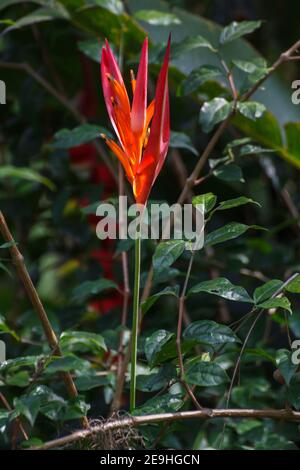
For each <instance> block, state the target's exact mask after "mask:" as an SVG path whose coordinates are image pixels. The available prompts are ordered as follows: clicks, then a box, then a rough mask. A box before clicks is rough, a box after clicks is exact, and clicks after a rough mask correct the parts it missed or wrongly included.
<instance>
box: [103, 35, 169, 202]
mask: <svg viewBox="0 0 300 470" xmlns="http://www.w3.org/2000/svg"><path fill="white" fill-rule="evenodd" d="M169 54H170V39H169V41H168V46H167V50H166V54H165V59H164V63H163V66H162V69H161V71H160V74H159V77H158V82H157V87H156V93H155V99H154V100H153V101H152V102H151V103H150V105H149V106H147V73H148V70H147V69H148V40H147V38H146V39H145V41H144V44H143V47H142V52H141V59H140V64H139V69H138V74H137V78H136V79H135V77H134V74H133V72H132V71H131V86H132V92H133V100H132V104H131V105H130V101H129V98H128V94H127V90H126V87H125V85H124V81H123V78H122V75H121V73H120V70H119V67H118V64H117V62H116V59H115V57H114V55H113V53H112V51H111V49H110V46H109V44H108V42H107V41H106V43H105V46H104V47H103V50H102V59H101V78H102V88H103V94H104V99H105V103H106V107H107V111H108V114H109V117H110V120H111V123H112V125H113V127H114V129H115V132H116V134H117V137H118V140H119V143H120V145H118V144H117V143H116V142H114V141H113V140H111V139H108V138H106V136H103V137H104V138H105V141H106V143H107V145H108V147H109V148H110V149H111V150H112V152H113V153H114V154H115V155H116V156H117V158H118V159H119V161H120V163H121V164H122V165H123V167H124V170H125V173H126V176H127V178H128V180H129V181H130V183H131V185H132V188H133V193H134V196H135V198H136V201H137V202H138V203H141V204H145V203H146V201H147V199H148V197H149V193H150V190H151V188H152V186H153V184H154V181H155V179H156V177H157V176H158V174H159V172H160V170H161V168H162V165H163V163H164V160H165V158H166V155H167V151H168V146H169V140H170V112H169V91H168V63H169ZM150 124H151V127H150Z"/></svg>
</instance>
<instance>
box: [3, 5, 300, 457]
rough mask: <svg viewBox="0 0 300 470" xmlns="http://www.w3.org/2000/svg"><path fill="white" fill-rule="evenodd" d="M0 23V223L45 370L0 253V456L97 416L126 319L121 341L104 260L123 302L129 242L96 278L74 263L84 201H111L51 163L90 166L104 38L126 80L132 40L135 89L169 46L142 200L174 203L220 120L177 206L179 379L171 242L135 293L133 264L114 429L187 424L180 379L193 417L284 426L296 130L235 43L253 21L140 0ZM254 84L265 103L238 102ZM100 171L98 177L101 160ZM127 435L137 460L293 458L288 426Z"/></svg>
mask: <svg viewBox="0 0 300 470" xmlns="http://www.w3.org/2000/svg"><path fill="white" fill-rule="evenodd" d="M0 12H1V18H2V19H1V22H0V26H1V30H2V34H1V36H0V57H1V58H0V68H1V79H3V80H4V81H5V83H6V84H7V104H6V105H4V106H2V105H1V109H0V112H1V123H2V125H1V133H0V137H1V144H0V145H1V148H0V159H1V161H0V203H1V210H2V211H3V213H4V214H5V216H6V218H7V220H8V223H9V225H10V227H11V228H12V229H13V232H14V237H15V240H16V242H17V243H18V247H19V248H20V250H21V252H22V254H23V255H24V257H25V260H26V264H27V267H28V270H29V272H30V275H31V277H32V279H33V282H34V283H35V285H36V286H37V290H38V293H39V296H40V298H41V300H42V302H43V304H44V306H45V309H46V311H47V314H48V316H49V319H50V321H51V324H52V326H53V328H54V330H55V332H56V333H57V335H58V337H59V343H60V347H61V350H62V354H63V355H62V357H58V356H57V355H56V354H55V352H54V353H53V352H52V351H51V350H50V348H49V346H48V344H47V341H46V339H45V336H44V333H43V330H42V327H41V325H40V323H39V321H38V318H37V316H36V314H35V312H34V311H33V309H32V306H31V304H30V302H29V301H28V298H27V297H26V295H25V294H24V291H23V289H22V286H21V284H20V280H19V279H18V277H17V276H16V273H15V270H14V267H13V265H12V264H11V261H10V258H9V246H8V245H7V244H6V243H4V242H3V244H2V245H1V246H0V270H1V271H0V275H1V284H0V314H1V316H0V334H1V339H3V340H4V341H5V343H6V346H7V361H5V362H4V363H1V364H0V392H1V394H2V395H3V396H4V397H6V400H7V402H8V403H9V404H10V409H7V406H5V403H4V402H3V401H2V402H1V403H0V428H1V437H0V441H1V447H2V448H9V447H11V445H12V435H16V433H15V432H13V429H14V426H15V425H16V423H17V424H18V423H19V424H20V423H22V425H23V426H24V428H25V430H26V433H27V434H28V437H29V439H28V440H25V439H24V436H22V434H21V433H19V435H18V436H17V445H19V446H25V447H28V446H30V445H33V444H35V445H39V444H43V442H45V441H47V440H50V439H52V438H54V437H56V436H57V435H58V434H59V435H60V434H65V433H66V432H70V429H71V430H72V429H76V428H77V427H78V422H79V421H78V420H79V419H80V418H82V417H83V416H86V415H87V416H88V417H89V418H90V419H97V418H99V417H106V416H108V414H109V411H110V408H111V406H112V403H113V399H114V397H115V395H116V390H117V388H118V386H119V385H118V361H119V359H120V338H121V340H122V343H123V347H124V351H123V352H124V353H125V355H126V350H127V348H128V346H129V342H130V326H131V303H130V299H129V307H128V319H127V323H126V324H122V323H121V318H122V302H121V303H119V304H118V303H117V302H116V303H113V302H112V303H111V304H110V305H111V306H110V307H109V308H108V309H105V307H104V305H105V301H108V302H109V301H111V300H112V299H116V298H118V296H119V298H121V300H122V298H123V297H122V292H123V288H124V286H123V283H124V276H123V272H122V263H121V262H120V253H121V252H123V253H124V252H125V253H127V256H128V261H129V275H130V287H132V279H133V264H134V263H133V258H134V253H133V245H132V243H130V242H127V243H125V242H124V241H119V242H117V243H116V245H114V246H113V256H112V257H111V260H110V265H109V270H111V273H112V275H111V276H110V275H109V276H108V275H107V274H106V271H107V268H105V266H104V265H103V264H102V265H101V263H99V262H98V261H97V257H95V256H93V253H95V251H96V252H97V250H99V249H101V250H102V251H104V252H105V250H106V246H105V245H103V247H102V243H103V242H101V241H99V240H98V239H97V238H96V235H95V227H94V225H93V222H91V219H92V218H93V215H94V214H95V208H96V207H97V205H98V203H99V201H100V200H103V199H107V198H108V197H110V198H112V199H113V196H116V195H117V186H115V188H114V189H113V191H112V192H111V193H110V194H109V195H107V193H106V190H105V184H104V183H105V182H104V181H103V182H101V181H100V183H99V182H97V183H96V184H95V183H94V182H93V181H91V179H90V178H89V176H88V170H86V168H85V166H84V164H83V165H81V166H80V165H76V164H72V162H71V160H70V149H74V147H78V146H84V145H89V144H91V143H93V142H96V145H98V146H100V154H101V149H102V147H101V145H102V144H101V143H100V140H99V137H100V133H105V134H108V135H110V134H112V131H111V130H110V128H109V124H108V120H107V117H106V111H105V107H104V103H103V98H102V95H101V91H100V76H99V63H100V56H101V47H102V44H103V40H104V38H105V37H107V38H108V39H109V41H110V43H111V44H112V47H113V49H114V51H115V53H116V55H118V56H119V57H122V60H123V70H124V76H125V77H126V81H129V69H130V68H133V69H136V68H137V63H138V57H139V51H140V46H141V44H142V41H143V38H144V37H145V35H146V34H148V35H149V39H150V44H151V48H150V57H149V63H150V76H151V81H152V80H155V79H156V76H157V72H158V70H159V65H160V63H161V58H162V56H163V53H164V49H165V43H166V40H167V37H168V34H169V31H170V30H172V34H173V37H172V53H171V66H170V71H169V76H170V78H169V83H170V97H171V121H172V134H171V142H170V150H169V156H168V159H167V162H166V165H165V167H164V169H163V171H162V174H161V176H160V178H159V179H158V181H157V184H156V186H155V189H154V191H153V193H152V197H153V200H166V201H169V202H171V203H173V202H175V201H176V200H177V198H178V196H179V194H180V192H181V190H182V178H183V179H184V180H185V179H186V177H187V176H188V174H190V173H191V172H192V170H193V168H194V167H195V165H196V164H197V161H198V159H199V157H200V155H201V154H202V152H203V150H204V149H205V148H206V146H207V144H208V142H209V140H210V138H211V137H212V136H213V135H214V132H215V131H216V129H217V128H218V127H217V126H218V125H220V124H222V123H224V122H226V120H227V119H228V120H229V119H230V118H231V121H230V124H229V125H228V126H227V128H226V130H225V132H224V133H223V134H222V136H221V139H220V140H219V141H218V142H217V145H216V146H215V148H214V149H213V151H212V152H211V154H210V156H209V159H208V162H207V165H206V166H205V168H204V170H203V172H202V174H201V177H202V180H201V181H200V182H199V185H196V186H195V188H194V192H195V195H194V197H193V204H195V205H196V204H203V205H204V208H205V245H204V248H203V249H202V250H200V251H198V252H196V253H195V255H194V263H193V269H192V272H191V274H190V277H189V279H188V285H187V290H186V292H185V316H184V327H183V330H182V335H181V350H182V355H183V362H184V377H181V375H180V370H179V361H178V348H177V344H176V329H177V317H178V303H179V302H180V296H181V293H182V286H183V284H184V279H185V276H186V272H187V266H188V263H189V260H190V256H191V253H190V252H189V251H187V250H184V242H183V241H182V240H170V241H163V242H160V243H156V242H154V241H153V240H148V241H144V242H143V246H142V270H143V273H142V289H143V288H144V287H145V283H146V280H147V275H148V272H149V269H150V268H151V267H152V268H153V280H152V289H151V292H150V293H149V295H148V296H147V298H144V299H143V302H142V304H141V314H142V329H141V333H140V335H139V338H138V340H139V341H138V368H137V369H138V370H137V374H138V375H137V390H138V395H137V402H138V406H137V408H136V409H135V411H134V415H136V416H143V415H149V414H154V413H163V412H176V411H179V410H181V411H183V410H189V409H193V407H194V404H193V402H192V401H191V400H190V398H189V397H188V396H186V389H185V387H184V385H183V383H182V382H183V381H184V382H186V384H188V386H189V387H191V388H192V389H193V390H194V394H195V396H196V398H197V400H198V401H199V402H200V403H201V404H202V405H203V406H205V407H207V408H226V407H228V406H229V407H230V408H253V409H261V408H274V409H281V408H284V407H285V406H288V407H293V408H294V409H295V410H299V409H300V372H299V371H298V367H297V365H295V364H293V362H292V360H291V356H292V352H293V349H292V341H293V340H294V339H297V338H299V335H300V304H299V293H300V276H299V277H297V276H296V277H294V278H293V279H292V281H291V282H290V283H288V282H286V280H287V279H290V278H291V277H292V275H293V274H294V273H296V272H298V271H300V261H299V248H300V247H299V212H298V210H297V207H299V203H300V194H299V174H298V170H299V168H300V139H299V131H300V122H299V121H298V122H297V119H296V115H297V114H296V111H295V109H294V108H293V105H292V104H291V103H290V101H289V99H288V98H286V99H281V97H280V96H281V95H280V94H281V93H282V96H284V97H286V96H288V95H287V93H288V85H287V84H286V83H283V82H281V81H280V80H279V79H278V77H275V76H273V75H272V76H271V72H272V68H271V67H272V65H271V64H270V63H269V62H268V61H267V60H266V59H265V58H264V57H262V56H261V55H260V54H259V53H258V52H257V51H256V50H255V49H254V48H253V47H252V46H251V45H250V44H249V42H248V41H247V40H246V39H247V38H246V39H245V36H246V35H249V34H251V33H254V34H256V33H257V30H258V28H260V27H264V25H262V22H261V21H243V22H232V23H231V24H229V25H228V26H226V27H221V26H220V25H218V24H216V23H213V22H211V21H208V20H206V19H204V18H202V17H200V16H198V15H196V14H192V13H188V12H187V11H186V10H184V9H180V8H175V7H174V8H169V5H168V4H167V3H165V2H161V1H158V0H151V2H147V1H143V2H140V1H137V0H136V1H135V0H129V1H126V2H122V1H120V0H32V1H21V0H2V1H1V3H0ZM7 64H15V65H16V64H17V65H18V66H17V67H14V66H13V67H8V66H7ZM24 64H25V65H24ZM28 65H29V66H30V67H28ZM284 67H288V65H284ZM266 75H270V78H268V79H267V80H266V82H264V84H263V87H265V90H261V89H259V90H258V91H257V93H256V94H255V95H254V96H252V95H251V97H250V98H249V99H248V95H247V93H248V92H249V90H251V89H252V87H253V86H255V84H256V83H257V82H258V81H259V80H261V79H262V78H263V77H265V76H266ZM87 77H88V78H87ZM37 78H38V79H37ZM232 78H233V85H232V81H231V79H232ZM86 80H87V82H88V87H89V93H91V96H92V98H90V101H91V103H92V104H91V105H92V106H93V107H95V108H96V111H95V113H94V114H93V116H92V118H89V116H88V117H86V116H85V115H84V113H83V114H82V115H81V114H80V111H78V109H79V106H78V102H79V100H80V93H82V89H83V88H84V86H85V85H83V84H84V82H85V81H86ZM49 84H50V88H49V86H48V85H49ZM53 90H54V92H53ZM280 100H281V101H280ZM278 101H280V103H281V106H280V109H278V107H277V105H276V103H277V102H278ZM274 103H275V104H274ZM92 148H93V147H92ZM96 158H100V156H99V155H98V154H97V157H96ZM178 159H179V162H181V163H182V165H183V168H182V167H181V166H180V165H179V170H178ZM109 161H110V164H111V166H112V169H113V171H114V173H115V176H116V175H117V171H118V170H117V165H116V161H115V160H114V157H113V156H112V155H109ZM81 163H82V162H81ZM83 163H84V162H83ZM185 172H186V175H185ZM102 255H103V253H102ZM95 306H96V307H95ZM256 319H257V323H256V324H255V328H254V329H253V331H252V332H251V335H250V337H249V338H248V332H249V329H250V327H251V325H252V324H253V322H254V321H256ZM245 339H246V342H245ZM121 346H122V345H121ZM241 352H242V353H243V354H242V356H241V358H239V356H240V354H241ZM239 360H240V364H239V368H238V369H239V370H238V376H234V377H233V371H234V367H235V365H236V364H237V361H239ZM276 369H277V370H278V371H279V373H280V376H281V378H282V380H281V383H279V382H278V381H276V380H275V378H274V376H273V374H274V371H275V370H276ZM64 371H68V372H70V373H71V375H72V377H73V378H74V382H75V385H76V388H77V390H78V397H77V398H73V399H70V398H69V397H68V395H67V392H66V390H65V387H64V383H63V381H62V380H61V378H60V373H61V372H64ZM232 377H233V378H234V379H235V380H232ZM229 389H231V393H230V394H228V391H229ZM2 395H1V396H2ZM128 395H129V377H128V375H127V374H126V377H125V384H124V390H123V393H122V396H121V403H120V408H121V410H126V409H128ZM139 432H140V433H141V435H142V437H143V445H144V446H146V447H148V448H151V447H152V446H153V443H155V445H156V447H157V448H175V449H186V448H189V449H195V450H201V449H217V448H220V447H221V448H224V449H256V450H258V449H297V448H298V446H299V442H300V439H299V424H297V423H291V422H277V421H275V420H271V419H254V418H253V419H246V418H243V419H233V418H229V419H227V420H226V426H225V427H224V420H206V421H203V422H202V421H201V422H200V421H199V422H197V425H193V426H191V425H190V422H187V421H176V422H172V423H171V424H170V425H168V426H167V427H166V426H164V425H163V424H148V425H146V426H142V427H141V428H140V430H139ZM17 434H18V433H17ZM132 445H136V446H137V447H138V446H139V445H140V444H136V443H133V444H132Z"/></svg>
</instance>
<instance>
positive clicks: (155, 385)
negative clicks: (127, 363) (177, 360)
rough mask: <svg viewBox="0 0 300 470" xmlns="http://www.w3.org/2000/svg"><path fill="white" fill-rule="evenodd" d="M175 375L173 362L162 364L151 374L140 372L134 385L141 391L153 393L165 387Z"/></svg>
mask: <svg viewBox="0 0 300 470" xmlns="http://www.w3.org/2000/svg"><path fill="white" fill-rule="evenodd" d="M176 377H177V373H176V368H175V366H174V365H173V364H164V365H163V366H162V367H161V368H160V369H159V370H158V372H155V373H153V374H147V375H144V374H141V375H138V376H137V378H136V387H137V389H138V390H140V391H142V392H148V393H153V392H156V391H158V390H161V389H162V388H164V387H166V386H167V385H168V383H169V382H170V381H171V380H172V379H174V378H176Z"/></svg>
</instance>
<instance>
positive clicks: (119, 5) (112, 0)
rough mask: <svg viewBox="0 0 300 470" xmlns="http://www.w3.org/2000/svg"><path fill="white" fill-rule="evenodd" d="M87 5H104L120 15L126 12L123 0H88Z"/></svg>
mask: <svg viewBox="0 0 300 470" xmlns="http://www.w3.org/2000/svg"><path fill="white" fill-rule="evenodd" d="M86 5H87V6H99V7H102V8H104V9H105V10H108V11H110V12H111V13H114V14H115V15H120V14H121V13H123V12H124V6H123V2H122V1H121V0H86Z"/></svg>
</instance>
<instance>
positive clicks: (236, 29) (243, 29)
mask: <svg viewBox="0 0 300 470" xmlns="http://www.w3.org/2000/svg"><path fill="white" fill-rule="evenodd" d="M261 23H262V22H261V21H260V20H259V21H241V22H239V23H238V22H237V21H233V22H232V23H230V25H228V26H226V27H225V28H224V29H223V30H222V32H221V35H220V44H227V43H229V42H231V41H235V40H236V39H238V38H240V37H242V36H245V34H250V33H252V32H253V31H255V30H256V29H257V28H260V26H261Z"/></svg>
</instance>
